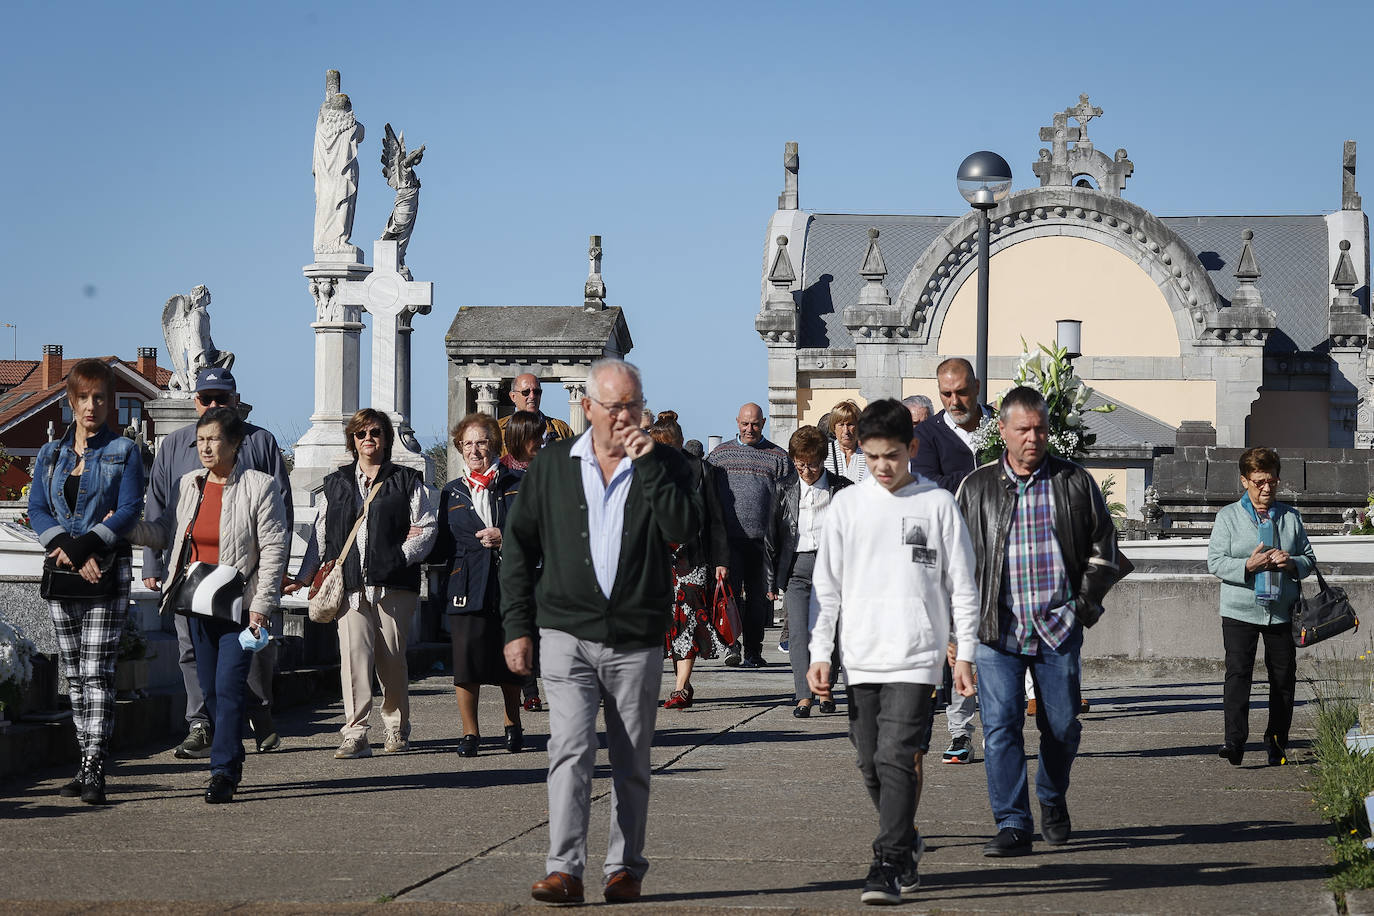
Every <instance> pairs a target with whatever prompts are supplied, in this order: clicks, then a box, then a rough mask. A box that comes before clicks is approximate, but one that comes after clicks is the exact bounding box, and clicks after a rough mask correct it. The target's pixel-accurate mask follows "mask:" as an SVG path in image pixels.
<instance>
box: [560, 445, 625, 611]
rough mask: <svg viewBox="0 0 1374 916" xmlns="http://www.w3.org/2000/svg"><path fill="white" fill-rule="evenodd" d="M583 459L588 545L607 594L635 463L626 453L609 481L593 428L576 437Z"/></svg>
mask: <svg viewBox="0 0 1374 916" xmlns="http://www.w3.org/2000/svg"><path fill="white" fill-rule="evenodd" d="M570 454H571V455H572V456H573V457H574V458H578V459H580V460H581V462H582V492H583V495H585V496H586V497H587V535H588V538H589V539H590V540H591V544H589V545H588V547H589V548H590V549H591V553H592V570H593V571H594V572H595V573H596V583H597V585H600V586H601V593H602V594H603V595H605V596H606V597H607V598H610V596H611V589H612V588H614V587H615V574H616V571H617V570H618V569H619V568H620V542H621V541H622V540H623V539H624V536H625V535H624V532H625V500H626V498H627V497H628V496H629V495H630V483H631V482H632V481H633V479H634V473H635V471H634V465H633V463H631V461H630V456H629V455H626V456H625V457H623V458H621V459H620V464H618V465H616V468H615V472H614V473H612V474H611V481H610V483H606V482H605V479H604V478H603V477H602V476H601V465H600V463H598V462H597V460H596V452H595V450H593V448H592V432H591V430H587V431H586V432H585V433H583V434H582V435H580V436H578V437H577V441H576V442H574V443H573V447H572V451H571V453H570Z"/></svg>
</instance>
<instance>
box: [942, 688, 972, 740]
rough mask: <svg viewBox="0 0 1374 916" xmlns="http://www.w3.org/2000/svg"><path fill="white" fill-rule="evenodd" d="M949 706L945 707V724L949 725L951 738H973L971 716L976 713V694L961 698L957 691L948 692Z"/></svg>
mask: <svg viewBox="0 0 1374 916" xmlns="http://www.w3.org/2000/svg"><path fill="white" fill-rule="evenodd" d="M950 694H951V695H950V698H949V705H948V706H947V707H945V719H946V720H947V722H946V724H948V725H949V736H950V737H951V738H972V737H973V714H974V713H975V712H977V711H978V692H977V691H976V690H975V691H974V692H973V696H971V697H966V696H961V695H960V694H959V692H958V691H957V690H952V689H951V691H950Z"/></svg>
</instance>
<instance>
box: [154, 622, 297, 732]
mask: <svg viewBox="0 0 1374 916" xmlns="http://www.w3.org/2000/svg"><path fill="white" fill-rule="evenodd" d="M269 616H270V620H271V624H270V625H269V626H268V630H269V632H271V633H272V635H273V636H280V635H281V625H282V624H281V611H280V610H273V611H272V613H271V615H269ZM172 619H173V623H174V624H175V625H176V630H177V648H178V649H179V650H180V652H181V655H180V658H179V659H178V662H179V663H180V665H181V681H182V683H183V684H184V685H185V687H186V725H187V727H188V728H189V727H191V726H193V725H199V726H202V727H204V728H210V714H209V713H208V712H206V710H205V694H204V693H203V692H202V691H201V689H200V675H199V674H198V673H197V672H196V647H195V645H194V644H192V642H191V624H190V620H189V618H187V617H183V616H182V615H181V614H176V615H174V617H173V618H172ZM276 666H277V644H276V643H275V642H271V643H268V644H267V648H266V649H263V650H262V651H261V652H255V653H253V664H252V666H250V667H249V669H248V696H247V697H246V698H245V701H244V702H245V705H246V706H247V707H248V708H249V709H254V708H255V707H259V706H267V707H270V706H271V705H272V675H273V673H274V672H275V671H276Z"/></svg>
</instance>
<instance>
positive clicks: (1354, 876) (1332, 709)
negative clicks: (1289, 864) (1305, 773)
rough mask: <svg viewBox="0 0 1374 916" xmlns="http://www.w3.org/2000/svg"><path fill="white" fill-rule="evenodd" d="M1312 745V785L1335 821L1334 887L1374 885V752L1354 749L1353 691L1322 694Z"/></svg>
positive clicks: (1320, 803)
mask: <svg viewBox="0 0 1374 916" xmlns="http://www.w3.org/2000/svg"><path fill="white" fill-rule="evenodd" d="M1316 707H1317V715H1316V722H1315V724H1314V730H1315V732H1316V737H1315V739H1314V741H1313V746H1312V750H1313V753H1314V756H1315V757H1316V760H1315V762H1314V763H1313V764H1312V781H1311V782H1310V783H1309V785H1308V788H1309V789H1310V790H1311V792H1312V795H1313V800H1314V802H1315V804H1316V806H1317V810H1318V812H1319V813H1320V814H1321V816H1322V817H1323V818H1325V819H1326V820H1327V821H1330V822H1331V824H1332V826H1333V827H1335V835H1334V836H1332V837H1329V838H1328V839H1327V843H1328V844H1329V845H1330V846H1331V852H1332V858H1333V860H1334V863H1333V865H1332V868H1331V888H1332V890H1336V891H1343V890H1351V889H1354V888H1367V887H1374V851H1370V850H1368V849H1366V848H1365V846H1364V838H1365V837H1366V836H1368V835H1369V833H1370V826H1369V818H1368V816H1367V815H1366V813H1365V808H1364V799H1365V796H1366V795H1369V794H1370V793H1371V792H1374V753H1372V754H1361V753H1353V752H1351V751H1350V750H1349V749H1348V748H1347V747H1346V745H1345V735H1346V732H1348V731H1349V730H1350V728H1351V726H1353V725H1354V724H1355V722H1356V719H1357V713H1356V705H1355V701H1354V700H1353V699H1351V698H1350V697H1341V696H1328V697H1323V696H1321V695H1318V697H1317V703H1316Z"/></svg>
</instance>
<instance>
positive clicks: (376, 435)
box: [353, 426, 382, 442]
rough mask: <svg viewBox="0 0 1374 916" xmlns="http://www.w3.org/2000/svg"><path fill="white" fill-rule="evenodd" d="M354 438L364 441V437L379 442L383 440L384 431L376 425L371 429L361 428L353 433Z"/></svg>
mask: <svg viewBox="0 0 1374 916" xmlns="http://www.w3.org/2000/svg"><path fill="white" fill-rule="evenodd" d="M353 438H354V439H357V440H358V441H359V442H361V441H363V440H364V439H376V440H377V441H378V442H381V441H382V431H381V430H380V429H378V428H377V427H375V426H374V427H372V428H371V429H360V430H358V431H357V432H356V433H354V434H353Z"/></svg>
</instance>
